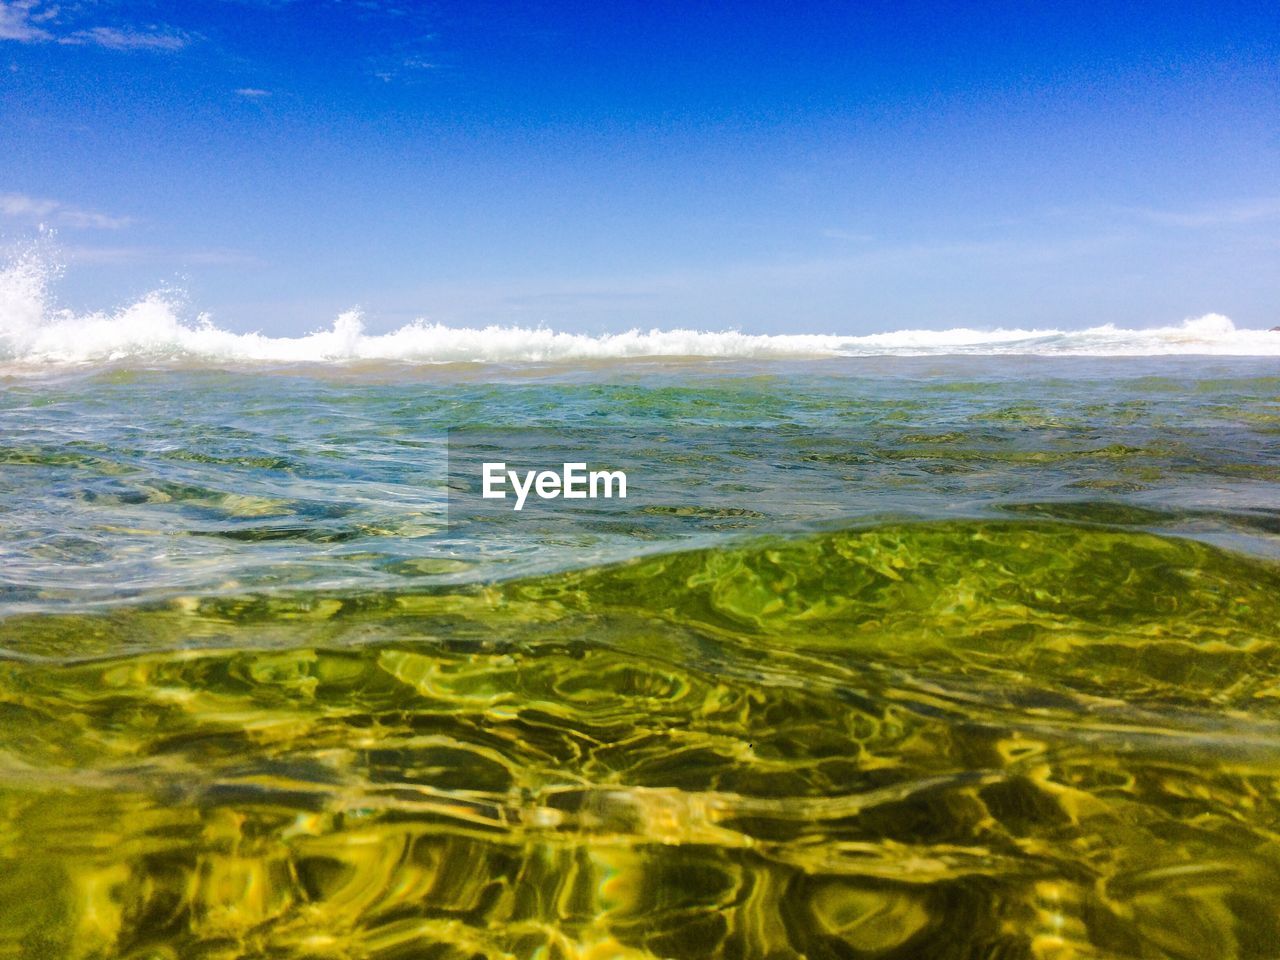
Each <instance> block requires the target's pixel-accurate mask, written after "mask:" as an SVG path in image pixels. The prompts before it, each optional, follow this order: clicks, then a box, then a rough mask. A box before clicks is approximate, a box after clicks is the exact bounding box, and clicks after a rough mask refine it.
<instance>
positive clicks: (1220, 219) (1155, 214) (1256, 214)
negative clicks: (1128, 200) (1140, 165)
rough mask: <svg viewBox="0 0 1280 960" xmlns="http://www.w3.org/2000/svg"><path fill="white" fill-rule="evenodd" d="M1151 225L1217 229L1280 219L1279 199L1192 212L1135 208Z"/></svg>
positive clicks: (1229, 204) (1219, 205)
mask: <svg viewBox="0 0 1280 960" xmlns="http://www.w3.org/2000/svg"><path fill="white" fill-rule="evenodd" d="M1133 212H1134V213H1135V214H1137V215H1138V216H1140V217H1142V218H1144V219H1146V220H1150V221H1151V222H1152V223H1160V224H1166V225H1168V226H1171V227H1217V226H1223V225H1225V224H1233V223H1253V222H1255V221H1259V220H1274V219H1277V218H1280V197H1262V198H1259V199H1256V200H1248V201H1244V202H1241V203H1228V204H1217V205H1214V206H1206V207H1200V208H1198V209H1191V210H1148V209H1135V210H1134V211H1133Z"/></svg>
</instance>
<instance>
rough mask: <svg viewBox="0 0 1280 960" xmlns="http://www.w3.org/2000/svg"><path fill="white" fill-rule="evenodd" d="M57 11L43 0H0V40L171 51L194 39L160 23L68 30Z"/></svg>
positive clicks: (55, 6)
mask: <svg viewBox="0 0 1280 960" xmlns="http://www.w3.org/2000/svg"><path fill="white" fill-rule="evenodd" d="M61 13H62V11H61V9H60V8H59V7H58V6H57V5H56V4H50V3H47V2H45V0H0V40H13V41H16V42H18V43H59V44H63V45H64V46H73V47H79V46H93V47H101V48H102V49H104V50H150V51H152V52H157V53H173V52H176V51H178V50H181V49H183V48H184V47H186V46H188V45H190V44H191V42H192V41H193V40H195V39H196V37H195V35H194V34H190V33H186V32H185V31H182V30H177V29H175V28H173V27H169V26H165V25H163V24H148V25H147V26H145V27H143V28H134V27H128V26H125V27H112V26H96V27H85V28H81V29H77V30H69V25H68V24H66V23H65V22H64V21H63V20H62V18H61V16H60V14H61Z"/></svg>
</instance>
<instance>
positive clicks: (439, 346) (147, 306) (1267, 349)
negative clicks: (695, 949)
mask: <svg viewBox="0 0 1280 960" xmlns="http://www.w3.org/2000/svg"><path fill="white" fill-rule="evenodd" d="M55 273H56V271H55V270H53V269H52V268H51V267H50V266H49V265H48V262H47V260H44V259H42V258H41V257H40V256H39V255H38V254H37V253H34V252H32V253H28V254H25V255H20V256H18V257H16V258H14V259H12V260H11V261H10V262H9V264H8V265H7V266H6V267H5V268H4V269H3V270H0V363H4V364H5V365H6V366H10V367H13V366H18V367H32V366H34V367H41V366H49V365H67V364H97V363H112V362H122V361H130V360H134V361H140V362H149V363H150V362H165V361H184V362H217V363H254V362H271V363H317V362H333V361H351V360H385V361H409V362H427V363H449V362H479V363H520V362H546V361H575V360H609V359H626V358H638V357H722V358H732V357H740V358H761V359H767V358H785V357H839V356H937V355H944V354H968V355H975V356H976V355H995V354H1005V355H1017V354H1024V355H1042V356H1155V355H1163V354H1213V355H1220V356H1280V333H1277V332H1271V331H1266V330H1248V329H1238V328H1237V327H1236V326H1235V325H1234V324H1233V323H1232V322H1231V320H1230V319H1228V318H1227V317H1224V316H1222V315H1220V314H1208V315H1206V316H1203V317H1199V318H1196V319H1190V320H1185V321H1183V322H1182V323H1181V324H1179V325H1177V326H1168V327H1157V328H1152V329H1145V330H1130V329H1124V328H1121V327H1116V326H1113V325H1111V324H1106V325H1104V326H1098V327H1090V328H1088V329H1085V330H1032V329H1026V330H1024V329H995V330H975V329H966V328H957V329H951V330H898V331H893V332H888V333H875V334H869V335H865V336H839V335H835V334H782V335H754V334H746V333H740V332H738V331H733V330H725V331H702V330H688V329H673V330H660V329H652V330H648V331H642V330H629V331H626V332H625V333H612V334H602V335H599V336H591V335H587V334H577V333H563V332H558V331H555V330H551V329H547V328H544V327H536V328H530V327H503V326H490V327H483V328H480V327H449V326H444V325H441V324H437V323H427V322H425V321H417V322H415V323H411V324H408V325H407V326H403V327H401V328H399V329H398V330H394V331H392V332H390V333H384V334H368V333H365V330H364V320H363V317H362V316H361V314H360V311H358V310H348V311H346V312H344V313H342V314H340V315H339V316H338V317H337V319H336V320H334V322H333V325H332V327H331V328H330V329H328V330H320V331H317V332H314V333H310V334H307V335H306V336H302V337H271V336H266V335H264V334H260V333H235V332H233V331H230V330H225V329H222V328H221V327H218V326H217V325H216V324H214V323H213V321H212V319H211V318H210V317H208V316H207V315H204V314H201V315H198V316H196V317H195V318H194V320H184V318H183V317H182V313H183V308H182V306H181V304H180V302H179V299H178V298H175V297H173V296H171V295H168V294H166V293H163V292H155V293H151V294H149V295H147V296H145V297H143V298H142V299H140V300H138V301H137V302H135V303H132V304H129V305H127V306H124V307H121V308H118V309H116V310H112V311H94V312H91V313H74V312H72V311H69V310H64V309H55V308H54V307H52V306H51V304H50V296H49V287H50V283H51V280H52V278H53V276H54V274H55Z"/></svg>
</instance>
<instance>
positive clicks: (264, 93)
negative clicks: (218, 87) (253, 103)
mask: <svg viewBox="0 0 1280 960" xmlns="http://www.w3.org/2000/svg"><path fill="white" fill-rule="evenodd" d="M236 95H237V96H241V97H248V98H249V99H250V100H260V99H262V98H263V97H269V96H271V91H270V90H261V89H259V88H258V87H241V88H240V89H239V90H237V91H236Z"/></svg>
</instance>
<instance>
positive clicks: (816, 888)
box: [0, 520, 1280, 958]
mask: <svg viewBox="0 0 1280 960" xmlns="http://www.w3.org/2000/svg"><path fill="white" fill-rule="evenodd" d="M1277 623H1280V569H1278V568H1277V567H1276V565H1274V564H1272V563H1270V562H1268V561H1264V560H1260V559H1257V558H1253V557H1248V556H1244V555H1240V554H1235V553H1231V552H1228V551H1224V550H1220V549H1217V548H1214V547H1211V546H1208V545H1206V544H1202V543H1198V542H1194V541H1188V540H1181V539H1175V538H1168V537H1162V536H1156V535H1153V534H1149V533H1144V532H1141V531H1137V530H1124V529H1114V528H1103V527H1097V526H1089V525H1081V524H1073V523H1063V522H1050V521H1042V520H1032V521H1021V520H1019V521H1000V522H974V521H964V522H934V523H918V524H896V525H879V526H871V527H867V528H862V529H852V530H845V531H837V532H831V533H826V534H821V535H815V536H809V537H802V538H789V539H779V538H772V539H763V540H755V541H751V542H748V543H746V544H742V545H739V546H736V547H721V548H714V549H710V548H708V549H700V550H690V551H684V552H677V553H670V554H662V555H656V556H651V557H647V558H641V559H637V560H633V561H629V562H626V563H621V564H613V565H606V566H599V567H591V568H587V569H583V570H575V571H568V572H564V573H559V574H554V575H548V576H542V577H535V578H529V579H520V580H514V581H508V582H499V583H492V584H485V585H475V586H461V587H456V588H435V589H426V590H416V591H412V592H410V591H374V592H360V591H353V592H346V593H336V594H325V593H323V592H313V593H305V594H304V593H295V594H293V595H287V594H275V595H246V596H241V597H225V596H224V597H192V598H189V599H178V600H174V601H172V602H168V603H164V604H158V605H152V606H150V607H147V608H143V609H138V608H130V609H126V610H120V611H116V612H106V613H100V614H40V615H29V616H18V617H11V618H9V619H8V620H6V621H4V623H3V627H4V647H5V648H6V650H7V651H8V656H7V657H6V658H5V659H4V660H3V662H0V718H2V719H3V723H4V725H3V730H4V734H3V738H2V739H0V858H3V860H4V861H5V864H6V869H5V870H4V871H3V873H2V876H3V879H0V956H20V957H25V956H31V957H37V956H38V957H69V958H70V957H75V958H106V957H128V958H144V957H145V958H159V957H166V958H178V957H181V958H188V957H194V958H232V957H279V958H354V957H368V958H401V957H405V958H407V957H457V958H464V957H465V958H472V957H548V958H549V957H564V958H568V957H584V958H586V957H593V958H594V957H636V958H641V957H650V958H653V957H680V958H684V957H688V958H694V957H725V958H728V957H772V958H782V957H797V958H798V957H914V956H928V957H934V956H937V957H980V956H981V957H987V956H1001V957H1052V958H1065V957H1135V958H1136V957H1142V958H1146V957H1223V958H1236V957H1238V958H1246V957H1259V958H1261V957H1266V956H1269V955H1270V951H1271V950H1273V948H1274V944H1275V943H1276V942H1280V922H1278V921H1277V915H1276V913H1275V910H1274V890H1275V889H1277V888H1278V886H1280V844H1278V843H1277V840H1278V838H1280V833H1278V830H1280V643H1278V641H1280V636H1278V635H1277V629H1276V624H1277Z"/></svg>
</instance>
